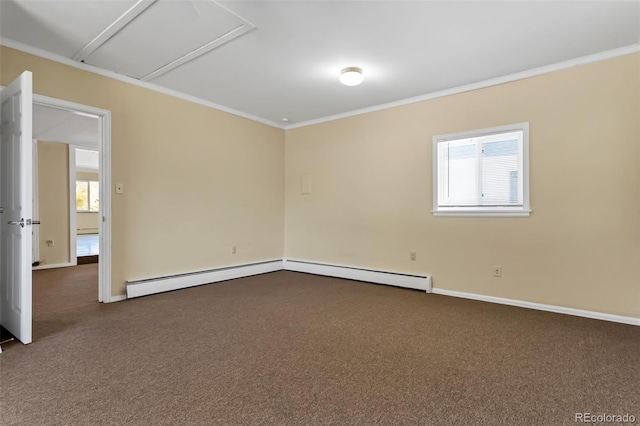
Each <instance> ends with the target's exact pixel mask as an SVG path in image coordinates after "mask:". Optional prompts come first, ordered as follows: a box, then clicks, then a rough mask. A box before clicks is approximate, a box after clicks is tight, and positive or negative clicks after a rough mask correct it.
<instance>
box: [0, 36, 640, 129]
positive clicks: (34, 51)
mask: <svg viewBox="0 0 640 426" xmlns="http://www.w3.org/2000/svg"><path fill="white" fill-rule="evenodd" d="M0 45H1V46H6V47H9V48H11V49H15V50H19V51H21V52H25V53H28V54H31V55H34V56H38V57H41V58H44V59H48V60H51V61H54V62H58V63H60V64H63V65H68V66H70V67H73V68H77V69H81V70H83V71H87V72H91V73H94V74H98V75H101V76H103V77H107V78H112V79H115V80H118V81H122V82H124V83H129V84H132V85H135V86H139V87H143V88H145V89H149V90H153V91H155V92H159V93H162V94H165V95H168V96H172V97H175V98H178V99H182V100H185V101H188V102H193V103H195V104H198V105H202V106H205V107H208V108H212V109H215V110H218V111H223V112H226V113H229V114H233V115H236V116H239V117H242V118H246V119H248V120H252V121H256V122H258V123H261V124H265V125H267V126H270V127H275V128H277V129H283V130H291V129H297V128H300V127H307V126H312V125H314V124H320V123H326V122H329V121H335V120H340V119H343V118H349V117H354V116H358V115H363V114H367V113H370V112H376V111H382V110H385V109H391V108H396V107H400V106H404V105H410V104H414V103H418V102H423V101H428V100H430V99H436V98H442V97H445V96H451V95H456V94H459V93H464V92H470V91H473V90H478V89H484V88H487V87H491V86H497V85H500V84H505V83H510V82H513V81H518V80H524V79H526V78H531V77H536V76H540V75H544V74H549V73H552V72H556V71H561V70H564V69H568V68H573V67H577V66H581V65H587V64H591V63H594V62H600V61H605V60H608V59H613V58H617V57H620V56H626V55H631V54H634V53H638V52H640V42H639V43H635V44H631V45H628V46H624V47H620V48H617V49H612V50H607V51H604V52H599V53H594V54H591V55H586V56H581V57H578V58H574V59H570V60H567V61H562V62H558V63H555V64H551V65H545V66H543V67H538V68H533V69H530V70H527V71H522V72H518V73H514V74H508V75H505V76H502V77H496V78H492V79H488V80H483V81H479V82H476V83H471V84H466V85H462V86H457V87H452V88H450V89H445V90H440V91H437V92H431V93H427V94H424V95H420V96H414V97H412V98H406V99H401V100H398V101H393V102H388V103H384V104H379V105H374V106H371V107H366V108H361V109H357V110H353V111H348V112H344V113H341V114H335V115H329V116H326V117H321V118H316V119H313V120H307V121H302V122H299V123H292V124H288V125H282V124H280V123H277V122H274V121H271V120H267V119H265V118H262V117H258V116H256V115H253V114H248V113H245V112H242V111H238V110H235V109H233V108H229V107H226V106H224V105H220V104H216V103H214V102H211V101H207V100H205V99H202V98H198V97H196V96H192V95H187V94H185V93H182V92H179V91H177V90H173V89H168V88H165V87H161V86H158V85H156V84H153V83H148V82H144V81H140V80H137V79H135V78H132V77H128V76H125V75H122V74H118V73H115V72H113V71H107V70H104V69H102V68H98V67H95V66H92V65H88V64H84V63H81V62H76V61H74V60H72V59H69V58H66V57H64V56H61V55H58V54H55V53H51V52H47V51H45V50H43V49H39V48H36V47H33V46H30V45H27V44H24V43H20V42H17V41H15V40H11V39H8V38H6V37H3V38H0Z"/></svg>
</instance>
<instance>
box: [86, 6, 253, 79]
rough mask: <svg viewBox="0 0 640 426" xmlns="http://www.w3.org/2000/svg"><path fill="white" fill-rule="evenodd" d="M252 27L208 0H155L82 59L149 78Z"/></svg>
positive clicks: (103, 66)
mask: <svg viewBox="0 0 640 426" xmlns="http://www.w3.org/2000/svg"><path fill="white" fill-rule="evenodd" d="M254 28H255V26H254V25H253V24H251V23H250V22H248V21H246V20H244V19H243V18H241V17H239V16H237V15H235V14H234V13H232V12H230V11H229V10H227V9H225V8H224V7H222V6H220V5H219V4H218V3H216V2H214V1H212V0H205V1H202V0H185V1H172V0H158V1H155V2H152V4H151V5H150V6H148V7H146V8H145V10H144V11H143V12H141V13H140V14H139V15H137V16H135V17H133V20H132V21H131V22H129V23H128V24H126V25H125V26H124V27H123V28H122V29H120V30H119V31H118V32H117V33H116V34H115V35H113V36H112V37H111V38H109V39H108V40H107V41H106V42H104V44H101V45H100V46H99V47H97V48H96V49H95V50H94V51H93V52H92V53H91V54H89V55H88V56H87V57H86V58H85V59H84V62H85V63H87V64H90V65H95V66H97V67H100V68H103V69H109V70H112V71H115V72H117V73H120V74H125V75H128V76H130V77H134V78H137V79H140V80H144V81H149V80H152V79H153V78H155V77H158V76H159V75H162V74H164V73H165V72H168V71H170V70H171V69H173V68H176V67H178V66H180V65H182V64H183V63H186V62H188V61H190V60H192V59H195V58H196V57H198V56H200V55H203V54H205V53H207V52H209V51H211V50H213V49H215V48H216V47H219V46H221V45H222V44H225V43H228V42H229V41H231V40H233V39H235V38H237V37H239V36H241V35H243V34H245V33H247V32H249V31H251V30H252V29H254Z"/></svg>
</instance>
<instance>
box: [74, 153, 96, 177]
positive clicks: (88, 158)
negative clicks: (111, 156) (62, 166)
mask: <svg viewBox="0 0 640 426" xmlns="http://www.w3.org/2000/svg"><path fill="white" fill-rule="evenodd" d="M99 169H100V153H99V152H98V151H87V150H85V149H76V170H77V171H90V172H97V171H98V170H99Z"/></svg>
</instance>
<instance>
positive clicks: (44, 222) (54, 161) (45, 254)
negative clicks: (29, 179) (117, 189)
mask: <svg viewBox="0 0 640 426" xmlns="http://www.w3.org/2000/svg"><path fill="white" fill-rule="evenodd" d="M5 84H6V83H5ZM34 216H36V217H38V218H39V219H40V243H39V248H40V259H39V260H40V264H41V265H55V264H61V263H69V262H70V261H71V260H70V259H69V244H70V242H69V145H66V144H63V143H55V142H38V214H37V215H34ZM47 240H53V246H52V247H49V245H48V244H47Z"/></svg>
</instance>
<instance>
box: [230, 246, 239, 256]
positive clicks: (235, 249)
mask: <svg viewBox="0 0 640 426" xmlns="http://www.w3.org/2000/svg"><path fill="white" fill-rule="evenodd" d="M237 252H238V246H233V247H232V248H231V254H236V253H237Z"/></svg>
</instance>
